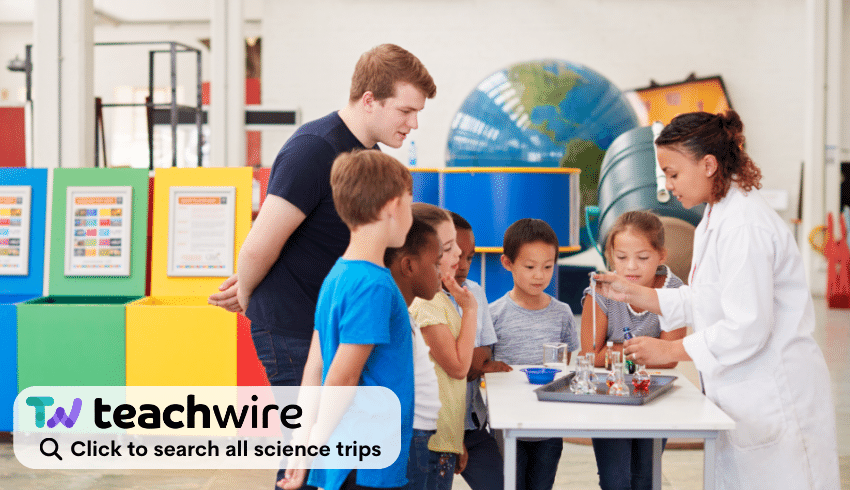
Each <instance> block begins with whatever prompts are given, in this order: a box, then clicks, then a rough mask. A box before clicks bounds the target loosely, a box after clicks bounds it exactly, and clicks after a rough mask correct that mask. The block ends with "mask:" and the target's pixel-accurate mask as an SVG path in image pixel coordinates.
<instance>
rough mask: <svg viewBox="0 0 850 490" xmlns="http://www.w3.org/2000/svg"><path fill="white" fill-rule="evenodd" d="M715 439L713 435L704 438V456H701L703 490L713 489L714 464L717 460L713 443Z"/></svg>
mask: <svg viewBox="0 0 850 490" xmlns="http://www.w3.org/2000/svg"><path fill="white" fill-rule="evenodd" d="M716 442H717V439H716V438H714V437H711V438H708V437H707V438H706V439H705V456H704V457H703V464H702V467H703V477H702V482H703V483H702V487H703V489H705V490H714V485H715V482H714V465H715V462H716V460H717V458H716V453H715V451H716V446H715V443H716Z"/></svg>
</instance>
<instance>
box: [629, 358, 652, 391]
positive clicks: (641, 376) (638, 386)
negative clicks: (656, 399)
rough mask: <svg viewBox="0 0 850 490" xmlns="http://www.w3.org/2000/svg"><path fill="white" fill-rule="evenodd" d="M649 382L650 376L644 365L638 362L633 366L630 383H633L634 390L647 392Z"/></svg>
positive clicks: (650, 381) (650, 380)
mask: <svg viewBox="0 0 850 490" xmlns="http://www.w3.org/2000/svg"><path fill="white" fill-rule="evenodd" d="M650 383H652V377H651V376H650V375H649V372H647V370H646V366H644V365H643V364H638V365H637V367H636V368H635V374H634V375H633V376H632V384H633V385H635V392H640V393H648V392H649V385H650Z"/></svg>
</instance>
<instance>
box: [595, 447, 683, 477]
mask: <svg viewBox="0 0 850 490" xmlns="http://www.w3.org/2000/svg"><path fill="white" fill-rule="evenodd" d="M666 444H667V439H664V440H662V444H661V447H662V450H663V448H664V446H665V445H666ZM593 452H594V454H595V455H596V467H597V468H598V470H599V487H600V488H602V490H650V489H651V488H652V439H593Z"/></svg>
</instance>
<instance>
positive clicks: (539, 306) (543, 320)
mask: <svg viewBox="0 0 850 490" xmlns="http://www.w3.org/2000/svg"><path fill="white" fill-rule="evenodd" d="M503 247H504V255H502V266H503V267H504V268H505V269H507V270H508V271H510V273H511V275H512V276H513V279H514V287H513V289H511V290H510V291H508V293H507V294H505V295H504V296H502V297H501V298H499V299H497V300H496V301H494V302H492V303H490V314H491V316H492V317H493V326H494V327H495V328H496V337H498V339H499V340H498V341H497V342H496V345H494V346H493V358H494V359H496V360H499V361H502V362H505V363H507V364H541V363H542V361H543V344H544V343H549V342H563V343H565V344H567V352H568V354H567V362H569V356H570V354H569V353H570V352H572V351H574V350H577V349H578V347H579V342H578V334H577V333H576V332H577V330H576V324H575V317H574V316H573V312H572V310H570V307H569V305H567V304H566V303H562V302H560V301H558V300H557V299H555V298H553V297H551V296H549V295H548V294H546V293H545V292H543V290H544V289H546V288H547V287H548V286H549V283H550V282H551V281H552V273H553V272H554V270H555V267H556V266H557V264H556V261H557V260H558V236H557V235H556V234H555V231H554V230H553V229H552V227H551V226H549V225H548V224H547V223H546V222H545V221H542V220H539V219H530V218H526V219H521V220H519V221H517V222H516V223H514V224H512V225H511V226H509V227H508V229H507V231H505V238H504V244H503ZM561 451H563V441H562V440H561V439H560V438H557V437H556V438H551V439H542V440H541V439H533V440H528V439H526V440H524V439H519V440H517V448H516V459H517V460H516V465H517V470H516V476H517V489H518V490H551V488H552V485H554V483H555V473H556V472H557V470H558V461H559V460H560V459H561Z"/></svg>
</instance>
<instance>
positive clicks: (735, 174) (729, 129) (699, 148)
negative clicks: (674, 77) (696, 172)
mask: <svg viewBox="0 0 850 490" xmlns="http://www.w3.org/2000/svg"><path fill="white" fill-rule="evenodd" d="M655 144H656V145H658V146H679V147H681V148H683V149H684V150H686V151H687V152H688V153H690V154H691V155H692V156H694V157H695V158H696V159H697V160H699V159H701V158H702V157H704V156H705V155H713V156H714V158H716V159H717V173H716V174H715V177H714V182H713V185H712V189H711V201H712V202H717V201H719V200H720V199H723V198H724V197H725V196H726V193H727V192H729V187H731V185H732V182H735V183H737V184H738V186H740V187H741V189H743V190H744V192H749V191H750V190H752V188H753V187H755V188H756V189H761V170H760V169H759V168H758V166H756V164H755V163H753V161H752V159H750V156H749V155H747V152H746V151H745V150H744V123H743V122H742V121H741V117H740V116H739V115H738V113H737V112H735V111H733V110H731V109H730V110H728V111H726V113H725V114H711V113H708V112H689V113H687V114H680V115H678V116H676V117H674V118H673V120H672V121H670V124H668V125H667V126H666V127H665V128H664V129H663V130H662V131H661V134H659V135H658V138H656V139H655Z"/></svg>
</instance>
